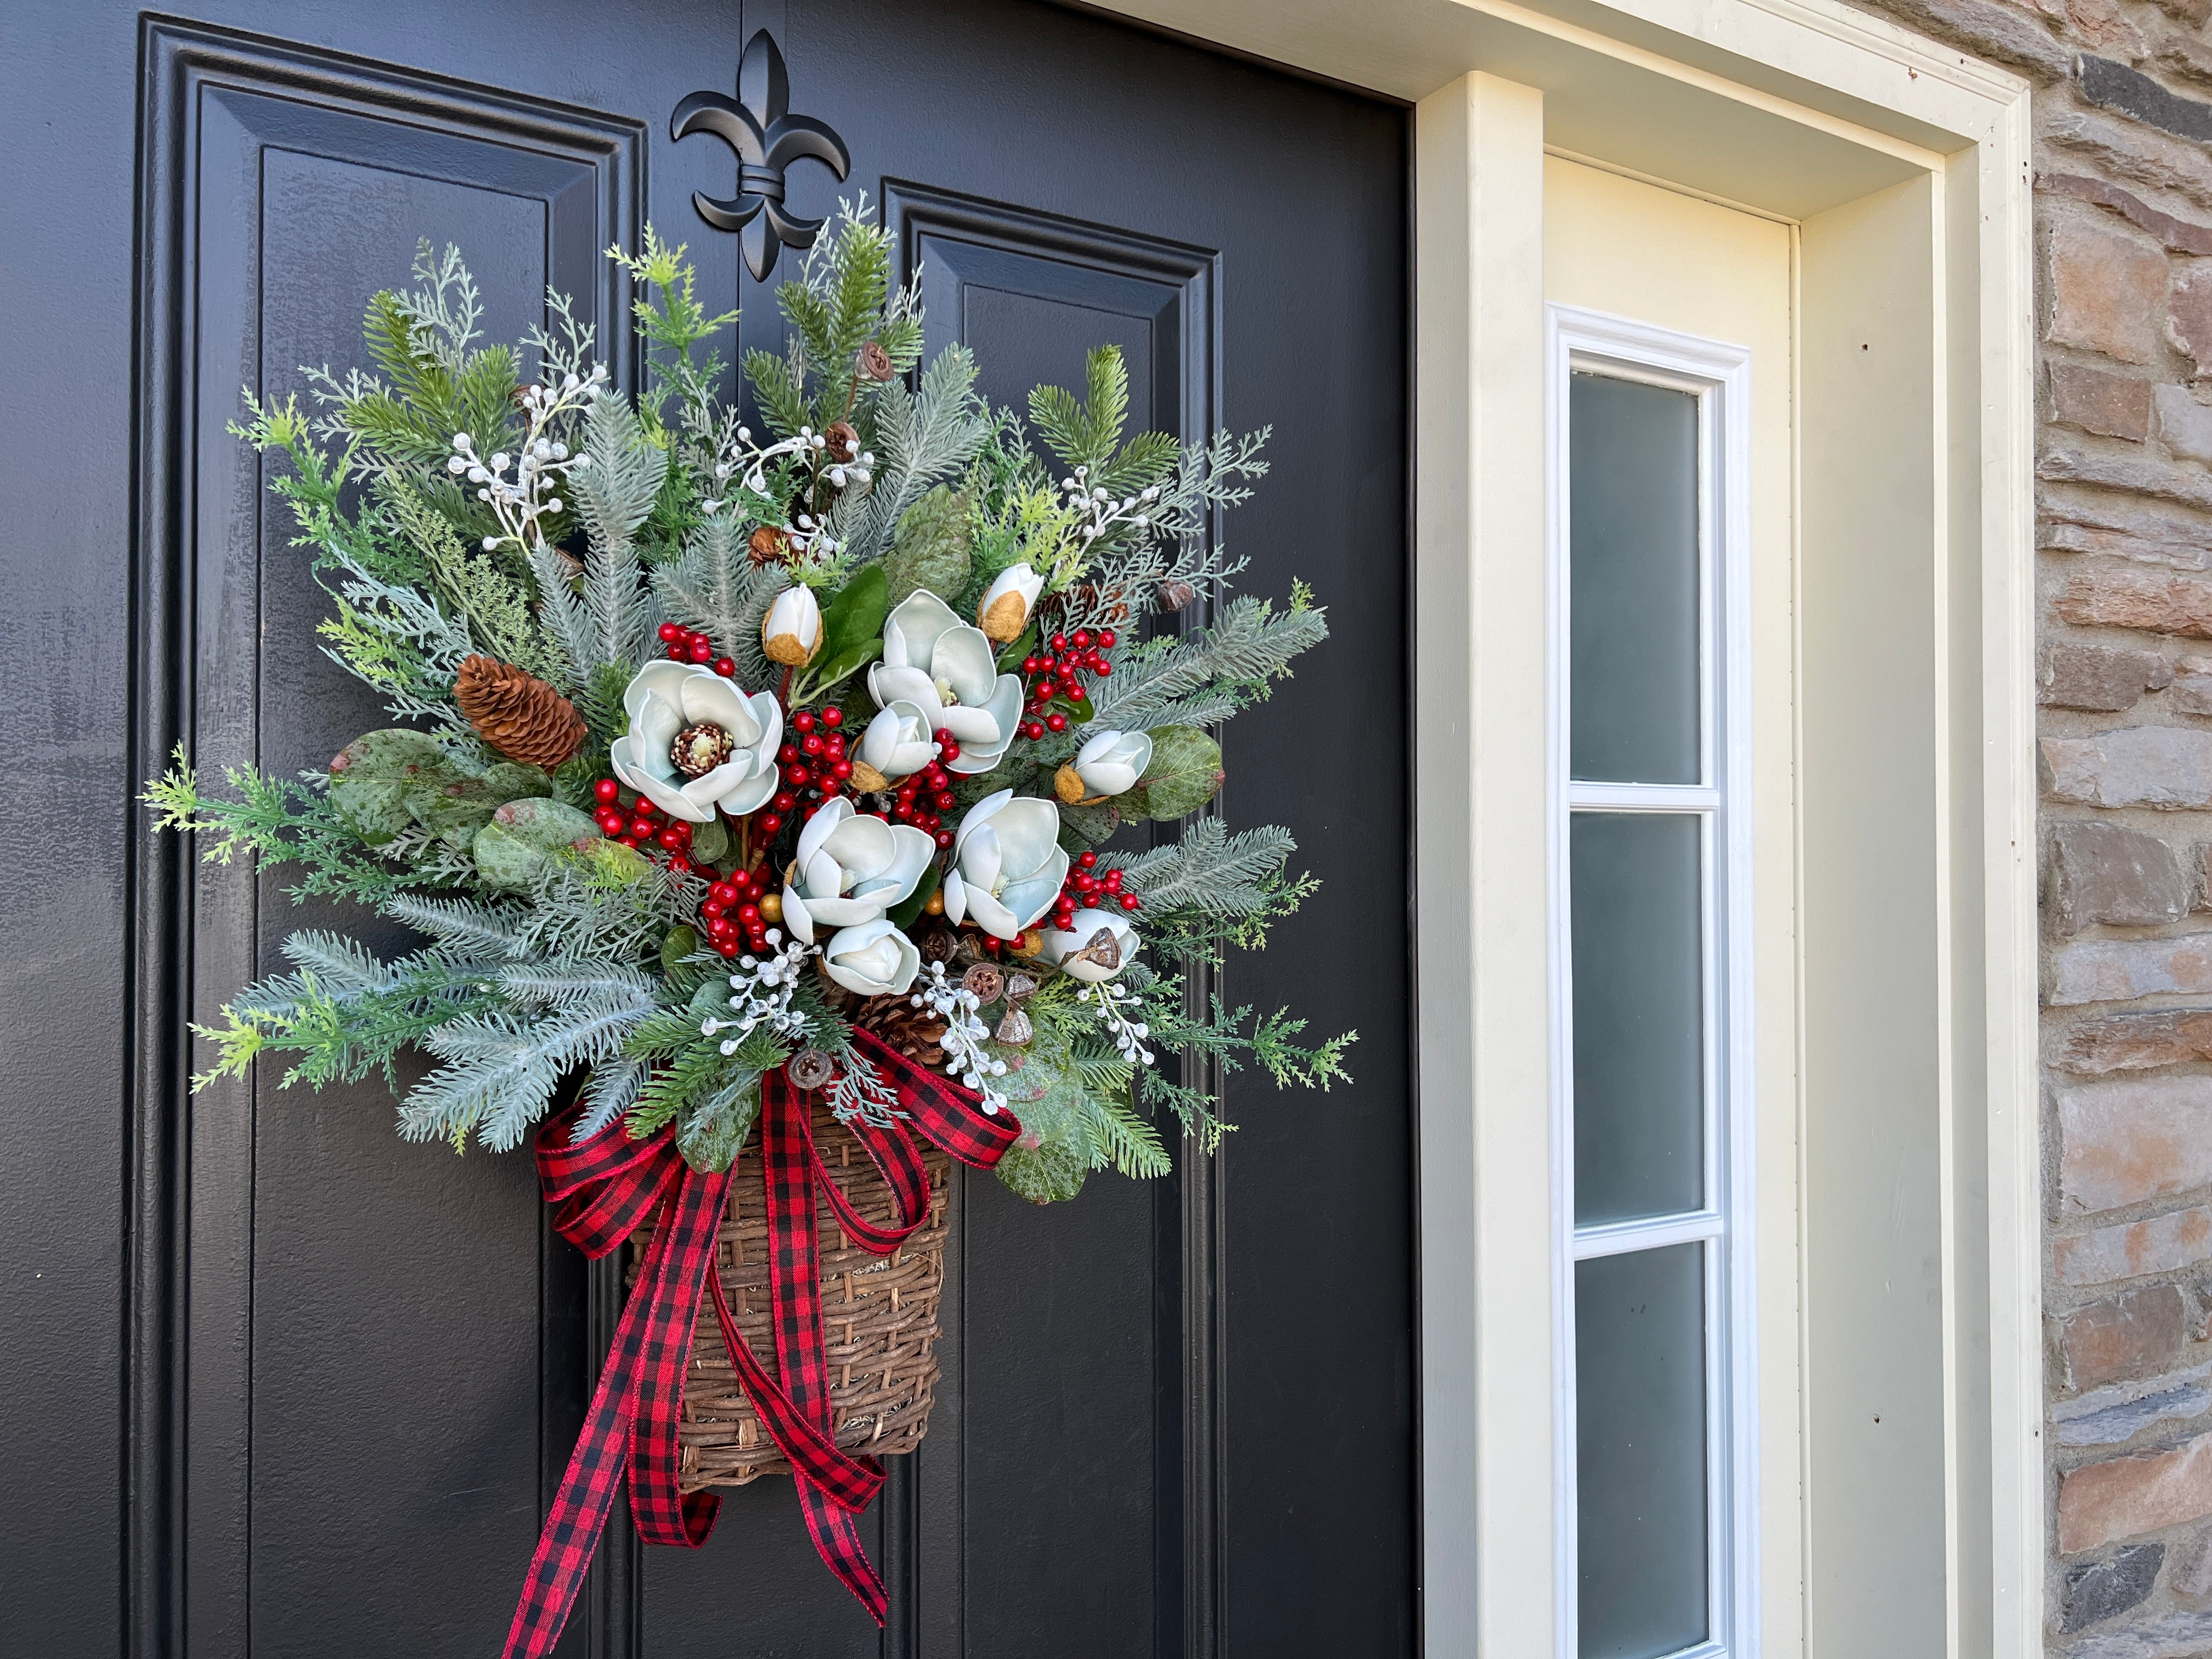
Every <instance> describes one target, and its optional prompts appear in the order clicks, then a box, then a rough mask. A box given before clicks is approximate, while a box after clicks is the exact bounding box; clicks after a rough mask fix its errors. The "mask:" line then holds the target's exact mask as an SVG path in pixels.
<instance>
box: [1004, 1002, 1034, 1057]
mask: <svg viewBox="0 0 2212 1659" xmlns="http://www.w3.org/2000/svg"><path fill="white" fill-rule="evenodd" d="M994 1035H995V1036H997V1038H998V1040H999V1041H1000V1042H1003V1043H1005V1044H1006V1046H1007V1047H1008V1048H1021V1047H1022V1046H1024V1044H1025V1043H1027V1042H1029V1040H1030V1038H1031V1037H1033V1036H1036V1028H1035V1027H1034V1026H1032V1025H1031V1024H1030V1017H1029V1016H1028V1015H1027V1014H1025V1013H1024V1012H1022V1011H1021V1010H1020V1009H1018V1008H1009V1009H1007V1010H1006V1018H1004V1019H1002V1020H1000V1022H999V1029H998V1030H997V1032H996V1033H994Z"/></svg>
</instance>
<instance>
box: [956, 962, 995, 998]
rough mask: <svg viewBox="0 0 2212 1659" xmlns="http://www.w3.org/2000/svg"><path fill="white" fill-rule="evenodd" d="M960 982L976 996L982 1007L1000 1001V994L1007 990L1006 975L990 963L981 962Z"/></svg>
mask: <svg viewBox="0 0 2212 1659" xmlns="http://www.w3.org/2000/svg"><path fill="white" fill-rule="evenodd" d="M960 982H961V984H963V985H964V986H965V987H967V988H968V989H969V991H971V992H973V993H974V994H975V1001H976V1003H977V1005H978V1006H981V1005H982V1004H984V1003H987V1002H996V1001H997V1000H999V993H1000V991H1002V990H1003V989H1005V987H1006V975H1003V974H1001V973H1000V971H999V970H998V969H996V968H994V967H993V966H992V965H991V964H990V963H987V962H979V963H976V964H975V966H974V967H973V968H970V969H969V970H968V971H967V973H966V974H965V975H963V976H962V978H961V981H960Z"/></svg>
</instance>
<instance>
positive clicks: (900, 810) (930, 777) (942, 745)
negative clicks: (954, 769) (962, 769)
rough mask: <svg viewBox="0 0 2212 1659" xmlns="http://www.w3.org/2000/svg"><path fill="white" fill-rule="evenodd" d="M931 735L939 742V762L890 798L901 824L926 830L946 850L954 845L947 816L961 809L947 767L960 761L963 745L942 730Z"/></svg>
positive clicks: (893, 814) (910, 778) (904, 782)
mask: <svg viewBox="0 0 2212 1659" xmlns="http://www.w3.org/2000/svg"><path fill="white" fill-rule="evenodd" d="M932 735H933V736H934V737H935V738H936V739H937V758H936V759H935V760H933V761H932V762H930V763H929V764H928V765H927V766H925V767H923V768H922V769H921V771H919V772H915V773H912V774H910V775H908V776H906V777H903V778H901V779H900V780H899V781H898V783H897V785H896V787H895V788H894V790H893V792H892V794H891V817H893V818H894V819H895V820H896V821H897V822H898V823H910V824H912V825H913V826H914V827H915V829H927V831H928V832H929V833H930V834H931V835H932V836H935V837H936V838H937V844H938V846H939V847H940V848H945V847H950V846H951V845H952V832H951V830H950V829H946V828H945V814H946V813H947V812H949V811H951V810H952V809H953V808H954V807H955V806H957V805H959V798H958V797H957V796H956V795H955V794H954V793H952V774H951V773H950V772H948V771H946V770H945V763H946V762H948V761H957V760H958V759H959V758H960V745H959V744H957V743H956V742H955V741H954V740H953V737H952V733H951V732H949V731H946V730H945V728H944V727H942V726H939V728H938V730H937V731H936V732H934V733H933V734H932Z"/></svg>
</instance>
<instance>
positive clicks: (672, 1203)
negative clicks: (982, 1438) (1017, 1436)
mask: <svg viewBox="0 0 2212 1659" xmlns="http://www.w3.org/2000/svg"><path fill="white" fill-rule="evenodd" d="M855 1040H856V1042H858V1043H859V1044H860V1047H861V1048H862V1049H863V1052H864V1053H865V1054H866V1056H867V1058H868V1059H869V1060H872V1061H873V1062H874V1063H875V1064H876V1066H878V1069H880V1070H881V1071H883V1072H884V1073H886V1074H888V1076H889V1077H890V1080H891V1083H892V1085H893V1087H894V1089H895V1091H896V1094H897V1097H898V1100H899V1104H900V1107H901V1109H902V1111H903V1112H904V1113H905V1114H906V1119H905V1122H904V1123H894V1124H891V1125H889V1126H884V1125H877V1124H870V1123H866V1122H860V1121H854V1122H852V1123H849V1124H848V1125H847V1126H846V1127H847V1128H848V1130H849V1131H850V1132H851V1133H852V1134H853V1135H854V1138H855V1139H857V1140H858V1141H859V1142H860V1146H861V1147H862V1149H863V1150H864V1151H866V1153H867V1154H868V1158H869V1161H870V1162H871V1163H872V1164H873V1165H874V1166H875V1168H876V1170H877V1172H878V1174H879V1175H880V1176H882V1177H883V1179H884V1182H886V1184H887V1185H888V1186H889V1187H890V1191H891V1194H892V1198H893V1200H894V1205H895V1207H896V1215H897V1219H896V1222H895V1223H894V1224H893V1225H890V1226H889V1227H885V1226H882V1225H878V1224H875V1223H872V1222H870V1221H867V1220H866V1219H865V1218H862V1217H861V1216H860V1212H859V1211H858V1210H857V1209H856V1208H855V1207H854V1205H853V1203H852V1200H850V1199H849V1198H848V1196H847V1195H846V1194H845V1192H844V1190H843V1189H842V1188H841V1187H839V1186H838V1184H837V1182H836V1181H835V1180H834V1179H833V1178H832V1177H831V1176H830V1174H829V1168H828V1166H827V1165H826V1164H824V1163H823V1159H822V1157H821V1154H820V1152H819V1151H818V1149H817V1147H816V1146H815V1145H814V1139H813V1132H812V1127H811V1116H812V1106H811V1097H809V1096H808V1095H806V1094H805V1093H803V1092H802V1091H799V1090H798V1089H796V1088H795V1087H793V1085H792V1084H791V1081H790V1079H788V1078H787V1076H786V1074H785V1073H784V1072H783V1071H782V1070H781V1068H778V1069H777V1070H775V1071H774V1072H771V1073H768V1074H767V1075H765V1076H764V1077H763V1079H761V1112H760V1144H761V1163H762V1170H763V1182H764V1185H765V1187H766V1190H767V1200H768V1214H769V1241H770V1250H769V1309H770V1316H771V1317H770V1323H771V1325H772V1327H773V1328H774V1330H775V1348H776V1374H775V1376H771V1375H770V1374H769V1370H768V1369H767V1367H766V1366H764V1365H763V1364H762V1363H761V1361H760V1359H759V1358H758V1357H757V1356H756V1355H755V1354H754V1353H753V1352H752V1348H751V1346H750V1344H749V1343H748V1342H747V1341H746V1340H745V1339H744V1334H743V1333H742V1332H740V1331H739V1330H738V1326H737V1322H736V1319H735V1318H734V1316H732V1313H731V1310H730V1305H729V1302H728V1299H727V1297H726V1293H725V1292H724V1291H723V1288H722V1276H721V1274H720V1273H718V1272H715V1271H713V1269H714V1261H715V1242H716V1239H717V1237H718V1236H719V1234H720V1229H721V1221H722V1212H723V1210H724V1208H725V1206H726V1205H727V1203H728V1201H729V1192H730V1182H731V1178H732V1174H733V1173H734V1171H733V1170H719V1171H702V1170H694V1169H692V1168H690V1166H689V1165H688V1164H685V1163H684V1158H683V1155H682V1154H681V1153H680V1152H678V1151H677V1148H676V1137H675V1131H674V1129H673V1128H672V1127H664V1128H662V1129H660V1130H659V1131H658V1132H657V1133H654V1134H652V1135H649V1136H647V1137H646V1138H645V1139H642V1140H631V1139H629V1137H628V1136H627V1135H626V1134H625V1133H623V1128H622V1126H621V1125H620V1124H619V1123H617V1124H612V1125H610V1126H609V1127H606V1128H605V1129H603V1130H602V1131H600V1133H598V1134H596V1135H593V1136H592V1137H590V1138H589V1139H585V1140H581V1141H577V1140H574V1139H572V1138H571V1137H572V1135H573V1133H574V1126H575V1122H576V1118H577V1113H578V1110H579V1109H580V1108H578V1107H571V1108H570V1109H568V1110H567V1111H564V1112H562V1113H561V1114H559V1115H556V1116H555V1117H553V1118H551V1119H549V1120H548V1121H546V1123H545V1124H544V1127H542V1128H541V1129H540V1130H539V1132H538V1148H537V1152H538V1176H539V1180H540V1182H541V1184H542V1186H543V1188H544V1194H545V1198H546V1201H547V1202H549V1203H550V1204H552V1205H553V1206H555V1208H554V1218H553V1221H554V1226H555V1228H556V1231H559V1232H560V1234H561V1236H562V1237H564V1238H566V1239H568V1241H569V1242H570V1243H573V1244H574V1245H575V1246H576V1247H577V1248H578V1249H581V1250H582V1251H583V1252H584V1253H585V1254H586V1255H588V1256H592V1257H593V1258H597V1257H599V1256H603V1255H607V1254H608V1253H609V1252H611V1250H613V1249H616V1248H617V1246H618V1245H619V1244H621V1243H622V1242H623V1239H625V1238H627V1237H629V1236H630V1235H631V1234H632V1233H633V1232H635V1231H636V1230H637V1229H638V1228H639V1227H640V1226H641V1225H643V1224H644V1222H645V1220H646V1218H647V1217H649V1216H653V1215H655V1214H656V1212H657V1214H658V1217H659V1218H658V1220H657V1221H656V1223H655V1225H654V1227H653V1242H652V1243H651V1245H650V1246H649V1247H648V1248H647V1251H646V1255H645V1260H644V1261H643V1263H642V1264H641V1267H640V1269H639V1273H638V1279H637V1284H636V1285H635V1288H634V1289H633V1290H632V1291H631V1292H630V1297H629V1302H628V1303H627V1304H625V1306H624V1307H623V1316H622V1321H621V1323H620V1324H619V1325H618V1326H617V1328H616V1331H615V1340H614V1346H613V1348H612V1349H611V1351H610V1352H609V1353H608V1356H607V1362H606V1364H605V1367H604V1368H603V1369H602V1370H601V1371H600V1373H599V1386H598V1388H597V1389H595V1390H594V1392H593V1394H592V1404H591V1408H590V1410H589V1411H588V1412H587V1413H586V1416H585V1419H584V1429H583V1432H582V1434H580V1436H579V1437H577V1441H576V1448H575V1450H574V1453H573V1454H571V1455H570V1457H569V1460H568V1472H567V1473H566V1474H564V1475H563V1476H562V1481H561V1489H560V1491H559V1492H557V1493H556V1495H555V1498H554V1500H553V1505H552V1509H551V1510H550V1513H549V1514H548V1515H547V1516H546V1519H545V1525H544V1530H543V1531H542V1532H541V1533H540V1534H538V1547H537V1550H536V1552H535V1553H534V1554H533V1555H532V1558H531V1563H530V1573H529V1577H527V1579H526V1581H525V1583H524V1585H523V1591H522V1595H521V1599H520V1601H519V1602H518V1603H517V1605H516V1607H515V1610H514V1620H513V1624H512V1625H511V1626H509V1628H508V1631H507V1647H506V1650H505V1653H506V1659H543V1656H544V1655H546V1654H548V1653H550V1651H551V1650H552V1648H553V1644H555V1643H556V1642H557V1641H558V1640H559V1639H560V1636H561V1632H562V1627H563V1626H565V1625H566V1624H567V1623H568V1613H569V1611H570V1609H571V1608H572V1607H574V1604H575V1599H576V1595H577V1593H578V1592H579V1591H580V1589H581V1588H582V1586H583V1580H584V1575H585V1573H586V1571H587V1570H588V1569H589V1567H590V1565H591V1561H592V1553H593V1552H594V1551H595V1550H596V1549H597V1548H598V1547H599V1537H600V1534H602V1533H603V1532H604V1531H605V1528H606V1523H607V1517H608V1516H609V1515H610V1514H611V1512H612V1510H613V1507H614V1495H615V1487H616V1484H617V1481H618V1480H619V1479H620V1478H621V1475H622V1474H623V1471H624V1470H625V1469H627V1470H628V1472H629V1486H630V1510H631V1513H632V1515H633V1516H635V1519H636V1522H637V1528H638V1532H639V1535H640V1536H641V1537H642V1538H644V1539H645V1540H646V1541H647V1542H649V1543H658V1544H669V1545H674V1546H678V1547H689V1548H696V1547H698V1546H700V1545H701V1544H703V1543H705V1542H706V1541H707V1537H708V1534H709V1533H710V1532H711V1531H712V1530H713V1529H714V1517H715V1514H716V1512H717V1511H718V1510H720V1506H721V1500H720V1498H716V1497H714V1495H713V1494H711V1493H709V1492H691V1493H689V1494H686V1493H684V1492H682V1491H681V1489H680V1486H679V1484H678V1474H679V1470H680V1460H681V1449H680V1446H679V1443H678V1433H677V1431H678V1425H679V1424H680V1423H681V1421H682V1419H683V1407H684V1375H685V1371H686V1370H687V1368H688V1367H689V1365H690V1358H691V1348H692V1337H693V1330H694V1327H695V1325H696V1322H697V1319H698V1315H699V1310H700V1304H701V1301H702V1297H703V1299H704V1300H706V1301H708V1302H709V1303H711V1304H712V1305H713V1307H714V1315H715V1319H716V1322H717V1323H718V1324H719V1325H720V1328H721V1333H722V1342H723V1346H725V1347H726V1348H727V1349H728V1351H729V1355H730V1360H731V1363H732V1365H733V1366H734V1367H735V1369H736V1370H737V1373H738V1380H739V1382H740V1383H742V1385H743V1386H744V1390H745V1395H746V1397H747V1399H748V1400H750V1402H751V1404H752V1407H753V1410H754V1413H755V1414H756V1415H757V1417H758V1418H759V1419H760V1421H761V1423H762V1425H763V1427H765V1428H766V1429H767V1431H768V1432H769V1437H770V1438H771V1439H773V1440H774V1441H775V1444H776V1447H777V1449H778V1450H780V1451H781V1452H782V1454H783V1455H784V1456H785V1458H786V1459H787V1461H788V1462H789V1463H790V1464H791V1468H792V1474H793V1480H794V1484H795V1485H796V1486H797V1488H798V1492H799V1506H800V1509H801V1510H802V1512H803V1513H804V1514H805V1517H806V1525H807V1531H808V1533H809V1534H811V1537H812V1539H813V1541H814V1547H815V1550H816V1552H817V1553H818V1554H819V1555H820V1556H821V1557H822V1559H823V1565H826V1566H828V1567H829V1570H830V1571H831V1572H833V1573H834V1574H836V1577H837V1578H838V1579H839V1581H840V1582H841V1583H843V1584H844V1585H845V1587H846V1588H847V1589H849V1590H851V1591H852V1593H853V1595H854V1597H855V1598H856V1599H858V1600H859V1601H860V1604H861V1605H862V1606H863V1607H866V1608H867V1610H868V1612H869V1614H870V1615H871V1616H872V1618H873V1619H874V1620H875V1621H876V1623H877V1624H878V1626H880V1625H881V1624H882V1623H883V1622H884V1616H885V1614H886V1613H887V1612H888V1610H889V1598H888V1595H887V1594H886V1592H885V1590H884V1583H883V1580H882V1578H881V1577H879V1576H878V1574H877V1572H876V1570H875V1567H874V1565H872V1563H871V1562H870V1561H869V1560H868V1557H867V1551H866V1547H864V1546H863V1545H862V1543H861V1542H860V1531H859V1528H858V1527H857V1526H856V1524H855V1522H854V1516H857V1515H859V1514H860V1512H861V1511H862V1510H866V1508H867V1506H868V1505H869V1504H871V1503H872V1502H873V1501H874V1499H875V1497H876V1494H877V1492H879V1491H880V1490H881V1489H882V1486H883V1481H884V1470H883V1465H882V1464H881V1463H880V1462H878V1461H877V1460H876V1459H874V1458H872V1457H854V1456H851V1455H848V1454H847V1453H846V1452H845V1451H844V1450H843V1449H841V1448H840V1447H839V1446H838V1445H837V1444H836V1437H835V1425H834V1423H833V1421H832V1418H831V1413H830V1405H829V1366H828V1364H827V1363H826V1361H825V1359H824V1357H823V1344H822V1286H821V1273H820V1255H819V1250H818V1245H817V1237H816V1217H815V1206H814V1196H815V1191H816V1188H817V1187H818V1188H820V1190H821V1193H822V1195H823V1199H824V1200H825V1201H827V1202H828V1204H829V1206H830V1209H831V1211H832V1212H834V1213H835V1214H836V1217H837V1220H838V1224H839V1225H840V1226H841V1227H842V1228H843V1229H844V1231H845V1232H846V1233H847V1235H848V1237H851V1238H852V1239H853V1240H854V1243H857V1244H859V1245H860V1248H861V1249H866V1250H868V1251H870V1252H872V1253H873V1254H875V1255H890V1253H891V1252H892V1251H893V1250H896V1249H897V1248H898V1247H899V1245H900V1244H901V1243H903V1242H904V1241H905V1240H906V1238H907V1237H908V1236H909V1235H910V1234H911V1233H913V1231H915V1229H916V1228H917V1227H919V1226H921V1224H922V1223H923V1221H925V1220H926V1219H927V1218H928V1214H929V1180H928V1175H927V1170H926V1169H925V1168H924V1166H923V1164H922V1161H921V1153H920V1152H918V1151H917V1150H916V1149H915V1145H914V1143H913V1141H912V1140H911V1139H909V1138H908V1134H907V1133H906V1126H907V1125H908V1124H910V1125H911V1126H912V1127H914V1128H915V1129H916V1130H918V1131H919V1132H920V1133H921V1134H922V1136H923V1137H924V1138H925V1139H927V1140H929V1141H931V1142H932V1143H933V1144H934V1145H936V1146H939V1147H941V1148H943V1150H944V1151H945V1152H947V1153H948V1154H950V1155H951V1157H953V1158H957V1159H959V1160H960V1161H961V1162H962V1163H963V1164H969V1166H971V1167H973V1168H976V1169H989V1168H990V1167H991V1166H992V1165H994V1164H996V1163H997V1162H998V1161H999V1159H1000V1158H1001V1157H1002V1156H1004V1155H1005V1153H1006V1149H1007V1148H1008V1147H1010V1146H1012V1145H1013V1143H1014V1140H1015V1138H1016V1137H1017V1136H1018V1135H1019V1134H1020V1133H1021V1125H1020V1123H1019V1122H1018V1121H1016V1120H1015V1118H1014V1116H1013V1114H1012V1113H1011V1112H1006V1111H1000V1112H997V1113H990V1112H987V1111H986V1110H984V1109H982V1102H981V1099H980V1098H979V1097H977V1096H976V1095H975V1094H973V1093H971V1092H970V1091H968V1090H965V1089H963V1088H961V1087H960V1086H959V1085H957V1084H954V1083H952V1082H951V1080H950V1079H946V1078H945V1077H943V1076H941V1075H939V1073H935V1072H932V1071H929V1070H927V1069H926V1068H925V1067H922V1066H917V1065H915V1064H914V1062H912V1061H911V1060H908V1059H907V1058H906V1057H905V1056H904V1055H903V1054H897V1053H896V1052H895V1051H893V1050H892V1049H890V1048H888V1047H886V1046H885V1045H884V1044H883V1043H881V1042H878V1041H877V1040H876V1039H875V1038H874V1037H873V1036H871V1035H869V1034H868V1033H866V1032H860V1033H857V1034H856V1037H855Z"/></svg>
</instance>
